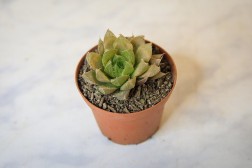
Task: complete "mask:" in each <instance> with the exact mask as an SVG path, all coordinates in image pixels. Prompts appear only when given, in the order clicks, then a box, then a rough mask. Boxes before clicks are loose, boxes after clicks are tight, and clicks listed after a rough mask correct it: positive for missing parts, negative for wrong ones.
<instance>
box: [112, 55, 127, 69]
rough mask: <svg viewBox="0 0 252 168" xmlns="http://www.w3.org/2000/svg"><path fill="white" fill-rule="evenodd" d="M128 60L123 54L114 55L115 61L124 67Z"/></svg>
mask: <svg viewBox="0 0 252 168" xmlns="http://www.w3.org/2000/svg"><path fill="white" fill-rule="evenodd" d="M125 61H127V59H126V58H125V57H123V56H121V55H115V56H114V57H113V61H112V62H113V63H114V64H118V66H119V67H121V68H123V63H124V62H125Z"/></svg>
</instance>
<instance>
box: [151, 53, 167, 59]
mask: <svg viewBox="0 0 252 168" xmlns="http://www.w3.org/2000/svg"><path fill="white" fill-rule="evenodd" d="M163 56H164V54H154V55H152V56H151V57H152V58H155V59H162V58H163Z"/></svg>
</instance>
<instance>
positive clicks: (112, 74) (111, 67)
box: [104, 60, 116, 78]
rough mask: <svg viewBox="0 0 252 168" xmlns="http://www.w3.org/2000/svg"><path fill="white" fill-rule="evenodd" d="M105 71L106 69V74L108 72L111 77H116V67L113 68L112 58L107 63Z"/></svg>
mask: <svg viewBox="0 0 252 168" xmlns="http://www.w3.org/2000/svg"><path fill="white" fill-rule="evenodd" d="M104 71H105V72H106V74H108V75H109V76H110V77H112V78H115V77H116V75H115V73H114V68H113V65H112V61H111V60H109V61H108V63H107V64H106V66H105V69H104Z"/></svg>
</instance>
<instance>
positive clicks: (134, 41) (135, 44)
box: [131, 36, 145, 52]
mask: <svg viewBox="0 0 252 168" xmlns="http://www.w3.org/2000/svg"><path fill="white" fill-rule="evenodd" d="M131 43H132V44H133V48H134V51H135V52H136V51H137V49H138V47H139V46H141V45H143V44H145V40H144V36H136V37H133V38H131Z"/></svg>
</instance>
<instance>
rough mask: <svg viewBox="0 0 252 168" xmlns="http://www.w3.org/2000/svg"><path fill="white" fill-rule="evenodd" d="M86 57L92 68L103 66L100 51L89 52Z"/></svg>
mask: <svg viewBox="0 0 252 168" xmlns="http://www.w3.org/2000/svg"><path fill="white" fill-rule="evenodd" d="M86 59H87V62H88V65H89V66H90V67H91V69H93V70H95V69H99V68H102V59H101V56H100V55H99V54H98V53H95V52H89V53H87V57H86Z"/></svg>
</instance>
